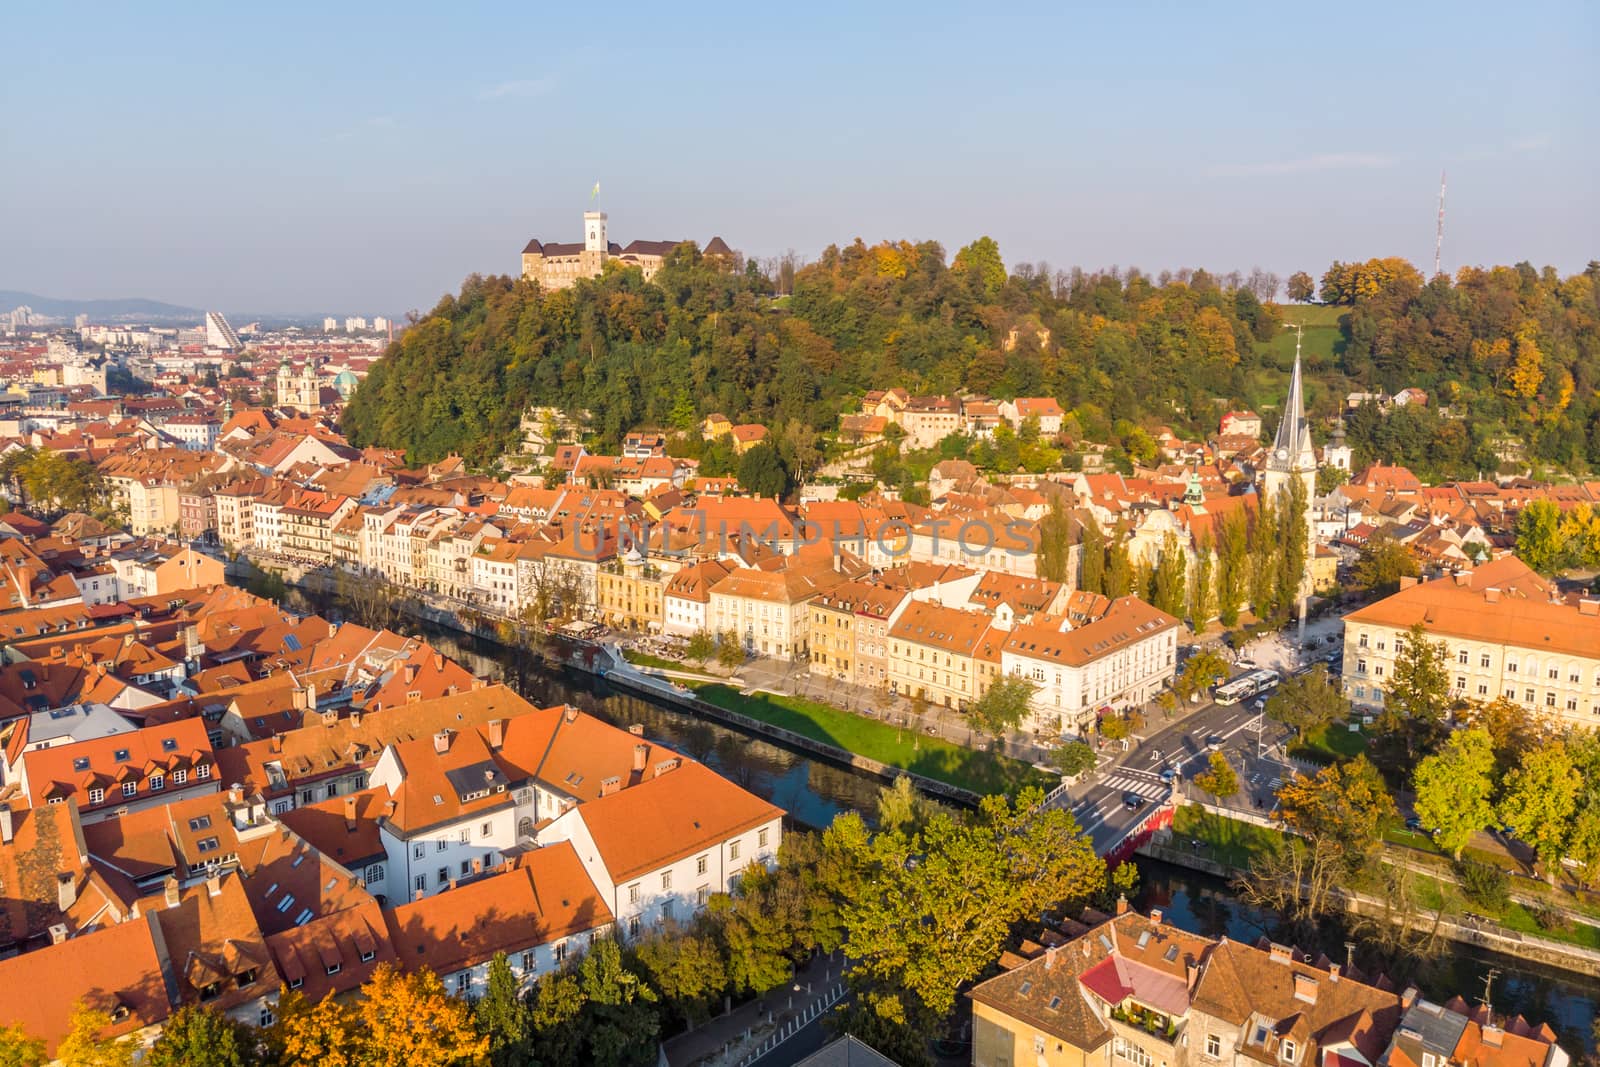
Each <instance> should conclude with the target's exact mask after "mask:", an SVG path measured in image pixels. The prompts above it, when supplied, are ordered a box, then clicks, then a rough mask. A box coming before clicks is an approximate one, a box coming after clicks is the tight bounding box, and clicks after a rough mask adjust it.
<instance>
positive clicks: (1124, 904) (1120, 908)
mask: <svg viewBox="0 0 1600 1067" xmlns="http://www.w3.org/2000/svg"><path fill="white" fill-rule="evenodd" d="M1117 914H1118V915H1126V914H1128V894H1126V893H1124V894H1122V895H1121V896H1119V897H1118V898H1117Z"/></svg>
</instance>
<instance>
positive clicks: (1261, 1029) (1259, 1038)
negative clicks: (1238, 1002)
mask: <svg viewBox="0 0 1600 1067" xmlns="http://www.w3.org/2000/svg"><path fill="white" fill-rule="evenodd" d="M1250 1042H1251V1044H1255V1045H1263V1046H1264V1045H1266V1043H1267V1024H1266V1023H1256V1032H1255V1036H1254V1037H1252V1038H1251V1039H1250Z"/></svg>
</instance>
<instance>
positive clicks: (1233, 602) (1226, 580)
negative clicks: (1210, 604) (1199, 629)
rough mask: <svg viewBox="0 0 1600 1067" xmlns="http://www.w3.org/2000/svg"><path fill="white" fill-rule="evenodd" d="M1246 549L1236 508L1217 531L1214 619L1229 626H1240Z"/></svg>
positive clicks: (1243, 528)
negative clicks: (1215, 606)
mask: <svg viewBox="0 0 1600 1067" xmlns="http://www.w3.org/2000/svg"><path fill="white" fill-rule="evenodd" d="M1248 551H1249V546H1248V533H1247V531H1246V529H1245V522H1244V516H1243V515H1241V514H1240V513H1239V512H1237V511H1236V512H1234V513H1233V514H1231V515H1228V516H1226V517H1225V518H1224V519H1223V520H1222V525H1221V527H1219V528H1218V530H1217V571H1218V573H1217V619H1218V620H1219V621H1220V622H1221V623H1222V625H1224V626H1227V627H1230V628H1231V627H1234V626H1237V625H1239V605H1240V603H1242V602H1243V600H1244V594H1245V585H1246V578H1247V573H1246V567H1247V564H1246V560H1247V559H1248V558H1249V557H1248Z"/></svg>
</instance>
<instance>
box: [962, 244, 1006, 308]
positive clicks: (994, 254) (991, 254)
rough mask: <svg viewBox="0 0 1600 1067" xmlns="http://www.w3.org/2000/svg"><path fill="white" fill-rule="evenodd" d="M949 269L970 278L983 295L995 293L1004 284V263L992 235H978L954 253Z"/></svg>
mask: <svg viewBox="0 0 1600 1067" xmlns="http://www.w3.org/2000/svg"><path fill="white" fill-rule="evenodd" d="M950 269H951V270H952V271H954V272H955V273H956V274H964V275H966V276H968V277H969V278H972V279H973V281H974V283H975V284H976V285H977V286H978V289H979V291H980V292H981V294H982V295H983V296H985V297H993V296H995V295H997V294H998V293H999V292H1000V290H1001V289H1004V288H1005V284H1006V265H1005V263H1004V261H1003V260H1001V258H1000V246H999V245H998V244H996V243H995V239H994V238H993V237H980V238H978V239H977V240H976V241H973V242H972V243H971V244H969V245H967V246H966V247H965V248H963V249H962V250H961V251H959V252H957V253H956V258H955V262H954V263H952V264H951V265H950Z"/></svg>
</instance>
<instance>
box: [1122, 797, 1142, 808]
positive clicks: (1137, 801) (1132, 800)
mask: <svg viewBox="0 0 1600 1067" xmlns="http://www.w3.org/2000/svg"><path fill="white" fill-rule="evenodd" d="M1122 806H1123V807H1125V808H1127V809H1128V810H1129V811H1138V810H1139V809H1140V808H1142V807H1144V797H1142V796H1140V795H1139V794H1138V793H1124V794H1122Z"/></svg>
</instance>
